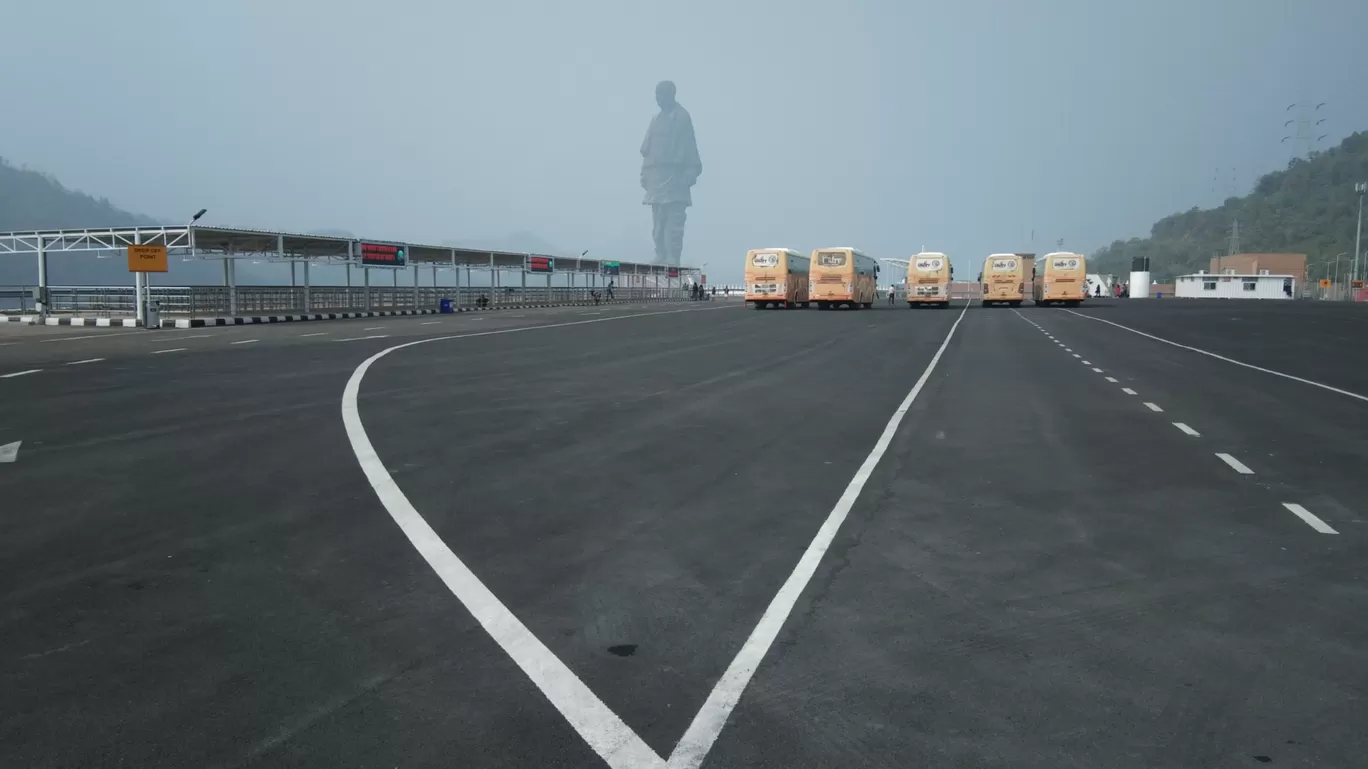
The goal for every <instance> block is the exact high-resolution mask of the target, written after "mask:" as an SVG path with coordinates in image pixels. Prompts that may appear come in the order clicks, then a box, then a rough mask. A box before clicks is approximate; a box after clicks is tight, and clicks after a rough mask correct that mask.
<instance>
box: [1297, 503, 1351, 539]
mask: <svg viewBox="0 0 1368 769" xmlns="http://www.w3.org/2000/svg"><path fill="white" fill-rule="evenodd" d="M1283 507H1285V508H1287V509H1288V510H1290V511H1291V512H1292V514H1293V515H1295V516H1297V517H1298V518H1300V519H1302V520H1303V521H1306V524H1307V525H1308V526H1310V527H1311V528H1313V529H1315V530H1316V531H1319V532H1320V533H1322V534H1338V533H1339V532H1338V531H1335V530H1334V529H1332V528H1330V524H1328V523H1326V522H1325V521H1322V520H1321V519H1320V518H1318V517H1317V516H1316V514H1315V513H1313V512H1311V511H1310V510H1307V509H1306V508H1304V507H1302V506H1301V505H1299V504H1297V503H1296V502H1284V503H1283Z"/></svg>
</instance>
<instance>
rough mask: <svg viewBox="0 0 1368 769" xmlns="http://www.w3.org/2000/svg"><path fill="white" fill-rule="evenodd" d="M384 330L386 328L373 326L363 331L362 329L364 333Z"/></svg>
mask: <svg viewBox="0 0 1368 769" xmlns="http://www.w3.org/2000/svg"><path fill="white" fill-rule="evenodd" d="M382 328H384V326H371V327H370V328H363V329H361V330H362V331H379V330H380V329H382Z"/></svg>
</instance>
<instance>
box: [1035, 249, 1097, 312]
mask: <svg viewBox="0 0 1368 769" xmlns="http://www.w3.org/2000/svg"><path fill="white" fill-rule="evenodd" d="M1042 261H1043V262H1044V263H1043V264H1041V265H1040V269H1039V270H1037V273H1036V278H1035V281H1034V284H1033V287H1032V293H1031V298H1032V299H1034V300H1035V303H1036V304H1038V305H1041V306H1044V305H1048V304H1073V305H1077V304H1081V303H1082V302H1083V300H1084V299H1085V298H1087V296H1088V259H1087V257H1085V256H1083V255H1082V254H1074V253H1069V252H1065V251H1059V252H1056V253H1053V254H1046V255H1045V257H1044V259H1043V260H1042Z"/></svg>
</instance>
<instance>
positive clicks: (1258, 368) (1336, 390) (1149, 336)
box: [1066, 310, 1368, 401]
mask: <svg viewBox="0 0 1368 769" xmlns="http://www.w3.org/2000/svg"><path fill="white" fill-rule="evenodd" d="M1066 312H1072V313H1073V314H1074V315H1077V316H1078V317H1080V318H1087V319H1088V320H1093V321H1097V322H1098V323H1106V324H1108V325H1110V326H1116V327H1117V328H1119V329H1122V330H1124V331H1129V332H1131V333H1132V334H1139V335H1140V336H1143V337H1145V338H1147V339H1153V340H1154V341H1156V342H1163V343H1164V344H1168V345H1173V346H1174V347H1178V348H1180V349H1183V350H1190V351H1192V352H1196V353H1201V354H1202V355H1206V356H1208V357H1212V358H1215V359H1216V360H1223V361H1225V362H1226V363H1234V364H1235V365H1236V366H1244V367H1245V368H1252V369H1254V370H1255V371H1262V372H1263V373H1265V374H1272V375H1273V376H1280V377H1282V378H1283V379H1291V380H1292V381H1294V382H1301V383H1302V384H1308V385H1311V386H1312V387H1319V388H1321V389H1322V390H1329V391H1330V392H1333V393H1339V394H1340V395H1348V396H1349V397H1350V398H1357V399H1359V400H1361V401H1368V396H1365V395H1359V394H1358V393H1355V392H1349V391H1348V390H1341V389H1340V388H1338V387H1332V386H1331V385H1328V384H1322V383H1320V382H1316V381H1312V380H1310V379H1303V378H1301V377H1299V376H1293V375H1291V374H1284V373H1283V372H1281V371H1274V370H1273V369H1271V368H1264V367H1263V366H1255V365H1254V364H1252V363H1245V362H1244V361H1239V360H1235V359H1234V358H1227V357H1225V356H1224V355H1217V354H1216V353H1214V352H1208V351H1207V350H1203V349H1201V348H1200V347H1190V346H1188V345H1185V344H1179V343H1177V342H1172V341H1169V340H1167V339H1165V338H1163V337H1159V336H1155V335H1153V334H1146V333H1145V332H1143V331H1137V330H1135V329H1133V328H1131V327H1130V326H1123V325H1121V324H1120V323H1113V322H1112V321H1109V320H1103V319H1102V318H1094V317H1092V316H1091V315H1086V314H1084V313H1081V312H1074V311H1073V310H1066Z"/></svg>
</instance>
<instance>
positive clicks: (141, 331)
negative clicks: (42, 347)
mask: <svg viewBox="0 0 1368 769" xmlns="http://www.w3.org/2000/svg"><path fill="white" fill-rule="evenodd" d="M146 333H147V329H145V328H144V329H139V330H138V331H116V332H114V333H111V334H81V335H80V336H55V337H52V338H51V339H39V340H36V341H39V342H42V343H44V344H46V343H48V342H74V341H76V340H78V339H96V338H99V337H106V336H134V335H135V334H146Z"/></svg>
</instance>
